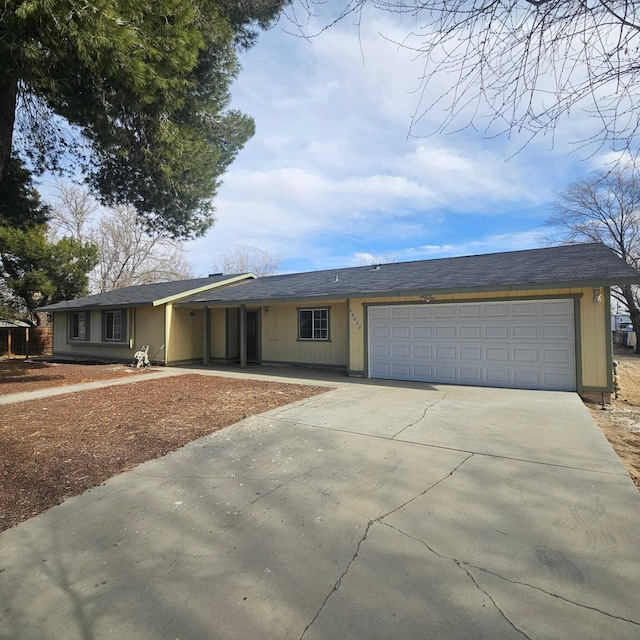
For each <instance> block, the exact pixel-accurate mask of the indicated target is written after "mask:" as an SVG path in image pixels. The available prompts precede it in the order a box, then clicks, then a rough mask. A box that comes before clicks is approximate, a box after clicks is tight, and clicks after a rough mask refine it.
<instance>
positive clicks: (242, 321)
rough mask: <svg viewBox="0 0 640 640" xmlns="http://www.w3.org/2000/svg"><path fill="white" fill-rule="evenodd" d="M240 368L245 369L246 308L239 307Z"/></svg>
mask: <svg viewBox="0 0 640 640" xmlns="http://www.w3.org/2000/svg"><path fill="white" fill-rule="evenodd" d="M240 368H241V369H246V368H247V307H245V306H244V305H243V304H241V305H240Z"/></svg>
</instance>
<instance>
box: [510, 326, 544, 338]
mask: <svg viewBox="0 0 640 640" xmlns="http://www.w3.org/2000/svg"><path fill="white" fill-rule="evenodd" d="M512 335H513V338H514V340H537V339H538V327H537V326H536V325H530V324H525V325H520V326H518V325H514V327H513V333H512Z"/></svg>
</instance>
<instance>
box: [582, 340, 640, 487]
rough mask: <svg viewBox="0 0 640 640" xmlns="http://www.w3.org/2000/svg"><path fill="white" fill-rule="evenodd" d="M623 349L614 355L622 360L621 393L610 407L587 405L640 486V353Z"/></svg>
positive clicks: (620, 368) (620, 374) (620, 367)
mask: <svg viewBox="0 0 640 640" xmlns="http://www.w3.org/2000/svg"><path fill="white" fill-rule="evenodd" d="M620 351H621V352H619V353H616V355H615V356H614V359H615V360H617V361H618V363H619V370H618V374H619V376H620V384H621V386H622V388H621V389H620V393H619V396H620V397H619V398H618V399H617V400H613V402H612V404H611V407H606V408H603V407H599V406H597V405H594V404H590V403H589V404H587V406H588V407H589V409H590V411H591V415H592V416H593V417H594V419H595V421H596V422H597V423H598V426H599V427H600V428H601V429H602V431H603V433H604V435H605V436H606V437H607V440H609V442H610V443H611V446H612V447H613V448H614V449H615V451H616V453H617V454H618V456H619V457H620V460H622V462H623V464H624V466H625V467H626V468H627V471H628V472H629V474H630V475H631V478H632V479H633V481H634V482H635V484H636V486H637V487H638V489H640V355H635V354H633V353H631V352H630V351H628V350H627V349H624V350H622V349H621V350H620Z"/></svg>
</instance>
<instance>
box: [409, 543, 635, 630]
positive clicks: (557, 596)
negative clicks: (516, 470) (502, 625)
mask: <svg viewBox="0 0 640 640" xmlns="http://www.w3.org/2000/svg"><path fill="white" fill-rule="evenodd" d="M405 535H406V534H405ZM460 564H461V565H466V566H467V567H471V568H472V569H476V570H477V571H481V572H482V573H488V574H489V575H492V576H495V577H496V578H500V580H504V581H505V582H509V583H510V584H517V585H519V586H521V587H528V588H529V589H534V590H536V591H540V592H541V593H544V594H545V595H548V596H551V597H552V598H558V599H559V600H562V601H563V602H567V603H568V604H572V605H575V606H576V607H580V608H582V609H589V610H590V611H595V612H596V613H600V614H602V615H603V616H607V617H608V618H613V619H614V620H622V622H628V623H629V624H634V625H636V626H639V627H640V621H638V620H631V619H630V618H625V617H624V616H617V615H615V614H613V613H609V612H607V611H603V610H602V609H598V608H597V607H591V606H589V605H587V604H582V603H581V602H576V601H575V600H570V599H569V598H565V597H564V596H561V595H560V594H558V593H554V592H553V591H546V590H545V589H542V588H541V587H536V586H535V585H533V584H528V583H527V582H520V581H518V580H511V579H510V578H505V576H501V575H500V574H499V573H496V572H495V571H491V570H490V569H486V568H484V567H477V566H476V565H473V564H471V563H470V562H461V563H460Z"/></svg>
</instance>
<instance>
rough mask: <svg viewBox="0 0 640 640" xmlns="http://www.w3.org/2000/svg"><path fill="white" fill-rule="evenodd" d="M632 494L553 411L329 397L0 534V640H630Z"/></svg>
mask: <svg viewBox="0 0 640 640" xmlns="http://www.w3.org/2000/svg"><path fill="white" fill-rule="evenodd" d="M639 532H640V497H639V495H638V493H637V491H636V489H635V487H634V485H633V484H632V482H631V480H630V479H629V477H628V476H627V474H626V472H625V470H624V468H623V467H622V465H621V464H620V462H619V461H618V459H617V457H616V456H615V454H614V453H613V451H612V450H611V448H610V446H609V445H608V443H607V442H606V441H605V439H604V437H603V436H602V435H601V433H600V432H599V430H598V429H597V427H596V426H595V424H594V423H593V421H592V419H591V417H590V415H589V413H588V411H587V410H586V409H585V408H584V406H583V405H582V403H581V402H580V400H579V398H578V397H577V396H576V395H575V394H571V393H560V392H543V391H536V392H534V391H516V390H508V389H504V390H500V389H474V388H464V387H453V386H451V387H446V386H436V387H433V386H428V385H420V384H415V385H412V384H408V383H386V384H375V383H373V382H371V381H368V382H364V383H346V384H340V385H339V386H338V388H336V389H334V390H332V391H330V392H328V393H326V394H324V395H321V396H316V397H314V398H311V399H309V400H306V401H303V402H300V403H297V404H295V405H289V406H288V407H283V408H280V409H276V410H274V411H272V412H269V413H266V414H262V415H260V416H254V417H252V418H249V419H247V420H245V421H244V422H242V423H239V424H237V425H234V426H232V427H230V428H228V429H225V430H223V431H221V432H218V433H217V434H214V435H212V436H209V437H207V438H204V439H202V440H198V441H196V442H193V443H191V444H190V445H188V446H187V447H185V448H184V449H182V450H180V451H178V452H176V453H174V454H172V455H169V456H167V457H165V458H163V459H161V460H156V461H153V462H149V463H146V464H144V465H141V466H140V467H137V468H136V469H134V470H132V471H130V472H128V473H124V474H122V475H120V476H118V477H116V478H114V479H112V480H110V481H109V482H107V483H105V484H104V485H102V486H100V487H97V488H96V489H94V490H92V491H90V492H88V493H86V494H84V495H82V496H79V497H77V498H73V499H70V500H67V501H66V502H65V503H63V504H62V505H60V506H58V507H55V508H54V509H51V510H50V511H49V512H47V513H45V514H42V515H41V516H38V517H36V518H33V519H32V520H30V521H28V522H25V523H23V524H22V525H20V526H18V527H15V528H13V529H11V530H9V531H6V532H5V533H3V534H1V535H0V599H1V607H0V638H1V639H3V640H6V639H9V638H12V639H18V638H29V639H32V638H39V639H47V638H51V639H53V638H55V639H62V638H64V639H65V640H75V639H95V640H103V639H111V638H113V639H116V638H118V639H121V638H126V639H127V640H138V639H139V640H143V639H144V640H151V639H153V640H157V639H159V638H167V639H171V640H174V639H175V638H180V640H185V639H193V640H196V639H208V638H211V639H214V638H215V639H222V640H231V639H234V640H235V639H237V640H250V639H253V638H256V639H257V638H260V639H273V640H288V639H291V640H299V639H300V640H301V639H304V640H329V639H331V640H334V639H340V640H343V639H349V638H354V639H355V638H362V639H382V638H385V639H387V638H393V639H401V638H406V639H411V640H413V639H416V640H417V639H424V638H434V639H460V640H462V639H468V638H473V639H480V638H487V639H491V640H496V639H502V638H504V639H511V638H514V639H516V638H531V639H542V638H562V639H565V640H566V639H571V638H576V639H578V638H579V639H580V640H585V639H589V638H593V639H602V638H616V639H624V638H628V639H629V640H631V639H632V638H633V639H634V640H635V639H637V638H638V637H640V609H639V608H638V593H639V590H640V589H639V588H640V553H639V549H640V546H639V545H638V540H639V536H640V533H639Z"/></svg>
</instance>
